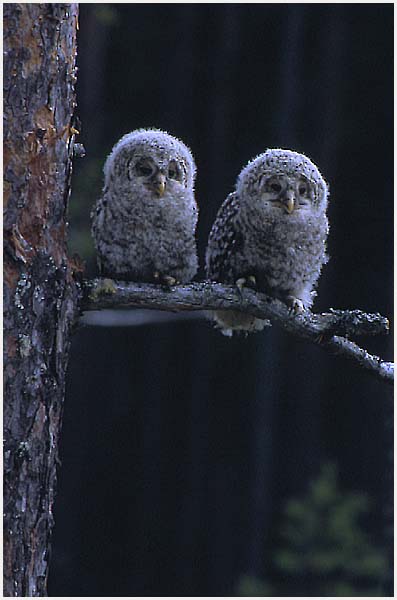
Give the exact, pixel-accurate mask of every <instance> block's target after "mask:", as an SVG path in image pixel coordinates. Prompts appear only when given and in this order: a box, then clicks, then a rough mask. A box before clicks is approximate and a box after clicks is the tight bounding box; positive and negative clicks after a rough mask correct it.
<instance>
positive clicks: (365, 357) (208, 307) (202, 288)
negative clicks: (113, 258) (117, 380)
mask: <svg viewBox="0 0 397 600" xmlns="http://www.w3.org/2000/svg"><path fill="white" fill-rule="evenodd" d="M109 281H111V282H112V284H111V285H110V284H109ZM82 288H83V289H82V291H83V296H82V304H81V310H82V311H83V312H84V311H91V310H101V309H105V308H113V309H114V308H126V307H131V308H133V307H139V308H148V309H156V310H165V311H172V312H175V311H197V310H201V311H213V310H234V311H235V310H238V311H240V312H243V313H245V314H247V315H252V316H254V317H257V318H259V319H269V320H270V321H271V322H272V323H273V324H275V325H279V326H280V327H282V328H283V329H284V330H286V331H287V332H288V333H291V334H293V335H295V336H297V337H300V338H303V339H306V340H308V341H311V342H313V343H315V344H317V345H320V347H321V348H324V349H325V350H328V351H329V352H330V353H332V354H337V355H339V356H344V357H346V358H349V359H351V360H354V361H355V362H356V363H357V364H358V365H359V366H360V367H362V368H363V369H366V370H367V371H369V372H370V373H372V374H373V375H375V376H376V377H377V378H378V379H380V380H382V381H385V382H387V383H389V384H393V382H394V363H391V362H386V361H383V360H382V359H380V358H379V357H377V356H374V355H371V354H369V353H368V352H367V351H366V350H365V349H363V348H360V347H359V346H357V345H356V344H355V343H354V342H352V341H351V340H350V339H348V336H362V335H383V334H387V333H389V328H390V326H389V321H388V319H387V318H386V317H383V316H382V315H380V314H379V313H366V312H364V311H361V310H357V309H355V310H335V309H330V311H329V312H327V313H321V314H319V313H312V312H311V311H310V310H306V311H304V312H303V313H299V314H296V315H295V316H292V317H291V312H290V307H289V306H287V305H286V304H284V303H283V302H281V301H280V300H278V299H276V298H271V297H270V296H267V295H266V294H263V293H259V292H256V291H254V290H252V289H250V288H249V287H245V288H244V297H243V298H242V297H241V293H240V291H239V290H238V289H237V288H236V286H233V285H224V284H221V283H213V282H201V283H191V284H187V285H178V286H175V287H173V288H172V289H164V286H162V285H157V284H151V283H136V282H131V281H130V282H123V281H113V280H103V279H94V280H93V281H84V282H83V283H82ZM110 289H111V293H109V292H110ZM257 335H266V334H265V333H262V334H257ZM319 340H321V343H320V344H319Z"/></svg>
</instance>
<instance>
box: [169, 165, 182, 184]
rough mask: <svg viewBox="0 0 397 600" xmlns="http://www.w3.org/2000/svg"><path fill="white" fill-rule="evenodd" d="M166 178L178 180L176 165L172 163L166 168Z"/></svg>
mask: <svg viewBox="0 0 397 600" xmlns="http://www.w3.org/2000/svg"><path fill="white" fill-rule="evenodd" d="M168 177H169V178H170V179H178V180H179V178H180V176H179V170H178V167H177V166H176V164H175V163H174V162H172V163H171V164H170V165H169V166H168Z"/></svg>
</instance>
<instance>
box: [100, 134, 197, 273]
mask: <svg viewBox="0 0 397 600" xmlns="http://www.w3.org/2000/svg"><path fill="white" fill-rule="evenodd" d="M104 175H105V183H104V188H103V193H102V196H101V198H99V199H98V201H97V204H96V206H95V207H94V209H93V211H92V234H93V238H94V242H95V246H96V250H97V255H98V264H99V267H100V270H101V273H102V274H103V275H107V276H109V277H114V278H118V279H126V280H136V281H149V282H150V281H161V280H162V278H163V279H165V278H168V280H175V281H176V282H177V281H178V282H181V283H186V282H188V281H190V280H191V279H192V278H193V277H194V275H195V274H196V272H197V268H198V259H197V248H196V240H195V231H196V225H197V218H198V208H197V204H196V201H195V198H194V180H195V175H196V166H195V163H194V159H193V156H192V154H191V152H190V150H189V149H188V148H187V146H185V144H183V142H181V141H180V140H178V139H177V138H175V137H173V136H171V135H170V134H168V133H166V132H163V131H160V130H156V129H150V130H143V129H140V130H137V131H134V132H131V133H129V134H126V135H125V136H123V137H122V138H121V140H119V142H117V144H116V145H115V146H114V148H113V149H112V151H111V153H110V155H109V156H108V158H107V160H106V162H105V166H104Z"/></svg>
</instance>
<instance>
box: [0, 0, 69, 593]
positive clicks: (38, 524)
mask: <svg viewBox="0 0 397 600" xmlns="http://www.w3.org/2000/svg"><path fill="white" fill-rule="evenodd" d="M3 16H4V29H3V31H4V209H5V212H4V290H3V291H4V446H5V447H4V571H3V573H4V588H3V593H4V595H5V596H43V595H46V581H47V572H48V562H49V542H50V538H51V530H52V526H53V517H52V508H53V502H54V495H55V485H56V465H57V456H58V442H59V434H60V426H61V417H62V406H63V397H64V387H65V370H66V365H67V358H68V350H69V343H70V336H71V327H72V324H73V321H74V318H75V312H76V306H77V303H78V296H79V291H78V286H77V285H76V284H75V283H74V279H73V273H72V266H71V264H69V263H68V260H67V255H66V234H67V222H66V212H67V204H68V198H69V192H70V176H71V159H72V152H73V142H74V135H73V134H74V130H73V129H72V114H73V110H74V107H75V92H74V84H75V81H76V66H75V59H76V31H77V17H78V5H77V4H4V6H3Z"/></svg>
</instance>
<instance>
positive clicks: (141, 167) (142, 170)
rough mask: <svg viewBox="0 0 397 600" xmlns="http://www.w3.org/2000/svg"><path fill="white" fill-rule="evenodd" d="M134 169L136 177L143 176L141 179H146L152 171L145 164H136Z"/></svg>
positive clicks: (148, 165) (147, 164)
mask: <svg viewBox="0 0 397 600" xmlns="http://www.w3.org/2000/svg"><path fill="white" fill-rule="evenodd" d="M135 168H136V172H137V173H138V175H143V177H148V176H149V175H151V174H152V171H153V169H152V167H151V166H150V164H149V163H147V162H138V163H137V164H136V167H135Z"/></svg>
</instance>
